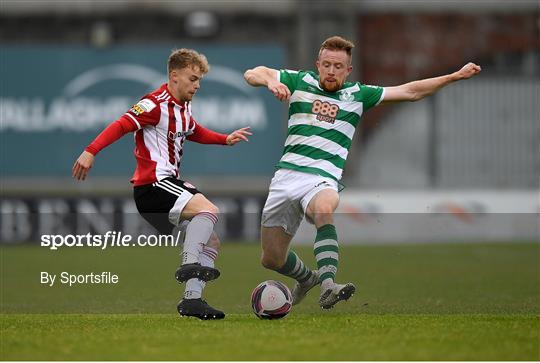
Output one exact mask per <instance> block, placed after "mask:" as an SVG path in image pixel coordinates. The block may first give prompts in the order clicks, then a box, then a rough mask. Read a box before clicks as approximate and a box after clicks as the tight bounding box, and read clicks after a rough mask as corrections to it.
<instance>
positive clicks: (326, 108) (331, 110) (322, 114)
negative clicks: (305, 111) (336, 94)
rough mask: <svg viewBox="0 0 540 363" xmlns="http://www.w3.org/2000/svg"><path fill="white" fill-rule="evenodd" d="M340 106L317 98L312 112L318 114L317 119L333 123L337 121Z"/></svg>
mask: <svg viewBox="0 0 540 363" xmlns="http://www.w3.org/2000/svg"><path fill="white" fill-rule="evenodd" d="M338 112H339V106H338V105H336V104H333V103H330V102H326V101H321V100H315V101H313V105H312V106H311V113H313V114H315V115H317V120H319V121H323V122H329V123H331V124H333V123H334V122H335V121H336V117H337V114H338Z"/></svg>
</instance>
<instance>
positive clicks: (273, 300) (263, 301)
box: [251, 280, 292, 319]
mask: <svg viewBox="0 0 540 363" xmlns="http://www.w3.org/2000/svg"><path fill="white" fill-rule="evenodd" d="M291 306H292V295H291V292H290V290H289V288H288V287H287V286H285V284H283V283H281V282H279V281H274V280H267V281H264V282H261V283H260V284H259V285H257V287H256V288H255V289H254V290H253V292H252V293H251V307H252V308H253V312H254V313H255V315H257V316H258V317H259V318H261V319H281V318H283V317H284V316H285V315H287V314H288V313H289V311H291Z"/></svg>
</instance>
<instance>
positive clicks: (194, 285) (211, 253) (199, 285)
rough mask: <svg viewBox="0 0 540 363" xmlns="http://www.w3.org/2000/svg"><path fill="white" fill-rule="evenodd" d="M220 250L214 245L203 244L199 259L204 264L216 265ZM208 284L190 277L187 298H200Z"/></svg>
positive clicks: (185, 295) (185, 294)
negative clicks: (213, 246)
mask: <svg viewBox="0 0 540 363" xmlns="http://www.w3.org/2000/svg"><path fill="white" fill-rule="evenodd" d="M217 255H218V251H217V250H216V249H213V248H212V247H208V246H203V247H202V252H201V253H200V255H199V261H201V265H202V266H207V267H214V261H215V260H216V258H217ZM205 286H206V282H204V281H202V280H199V279H189V280H188V281H187V282H186V291H185V292H184V298H185V299H199V298H201V296H202V291H203V290H204V287H205Z"/></svg>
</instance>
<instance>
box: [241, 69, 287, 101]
mask: <svg viewBox="0 0 540 363" xmlns="http://www.w3.org/2000/svg"><path fill="white" fill-rule="evenodd" d="M278 76H279V71H278V70H276V69H272V68H268V67H265V66H258V67H255V68H253V69H248V70H247V71H246V72H245V73H244V79H245V80H246V82H247V83H248V84H249V85H250V86H254V87H259V86H266V87H268V89H269V90H270V92H272V94H273V95H274V96H276V98H277V99H278V100H280V101H287V100H288V99H289V98H290V97H291V91H289V88H288V87H287V86H286V85H284V84H283V83H281V82H280V81H279V77H278Z"/></svg>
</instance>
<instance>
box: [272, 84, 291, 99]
mask: <svg viewBox="0 0 540 363" xmlns="http://www.w3.org/2000/svg"><path fill="white" fill-rule="evenodd" d="M268 89H269V90H270V92H272V93H273V94H274V96H276V98H277V99H278V100H280V101H287V100H288V99H289V98H290V97H291V91H289V88H288V87H287V86H285V85H284V84H283V83H281V82H279V81H277V80H272V81H269V82H268Z"/></svg>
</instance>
